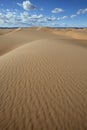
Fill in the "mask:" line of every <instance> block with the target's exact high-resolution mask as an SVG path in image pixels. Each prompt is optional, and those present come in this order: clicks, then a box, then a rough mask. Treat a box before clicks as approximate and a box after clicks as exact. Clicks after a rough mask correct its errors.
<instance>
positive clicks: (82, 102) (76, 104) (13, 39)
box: [0, 27, 87, 130]
mask: <svg viewBox="0 0 87 130" xmlns="http://www.w3.org/2000/svg"><path fill="white" fill-rule="evenodd" d="M0 130H87V29H53V28H41V27H38V28H37V27H32V28H18V29H0Z"/></svg>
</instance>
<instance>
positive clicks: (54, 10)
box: [51, 8, 64, 13]
mask: <svg viewBox="0 0 87 130" xmlns="http://www.w3.org/2000/svg"><path fill="white" fill-rule="evenodd" d="M51 12H52V13H61V12H64V10H63V9H62V8H55V9H53V10H52V11H51Z"/></svg>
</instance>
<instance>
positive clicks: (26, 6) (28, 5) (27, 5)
mask: <svg viewBox="0 0 87 130" xmlns="http://www.w3.org/2000/svg"><path fill="white" fill-rule="evenodd" d="M17 5H19V6H21V7H22V8H23V9H24V10H34V9H36V6H35V5H33V4H32V3H31V2H30V1H29V0H26V1H23V3H22V4H20V3H17Z"/></svg>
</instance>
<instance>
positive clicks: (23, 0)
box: [0, 0, 87, 27]
mask: <svg viewBox="0 0 87 130" xmlns="http://www.w3.org/2000/svg"><path fill="white" fill-rule="evenodd" d="M16 26H19V27H27V26H51V27H87V0H79V1H78V0H66V1H65V0H43V1H42V0H0V27H16Z"/></svg>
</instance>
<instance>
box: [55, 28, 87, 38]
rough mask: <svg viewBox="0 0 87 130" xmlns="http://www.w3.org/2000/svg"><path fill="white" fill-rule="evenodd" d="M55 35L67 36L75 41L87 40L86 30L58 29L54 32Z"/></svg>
mask: <svg viewBox="0 0 87 130" xmlns="http://www.w3.org/2000/svg"><path fill="white" fill-rule="evenodd" d="M53 33H54V34H58V35H66V36H69V37H72V38H74V39H81V40H87V31H86V30H81V29H80V30H77V29H62V30H61V29H60V30H59V29H56V30H54V31H53Z"/></svg>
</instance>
